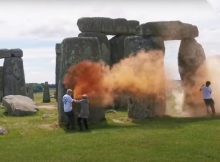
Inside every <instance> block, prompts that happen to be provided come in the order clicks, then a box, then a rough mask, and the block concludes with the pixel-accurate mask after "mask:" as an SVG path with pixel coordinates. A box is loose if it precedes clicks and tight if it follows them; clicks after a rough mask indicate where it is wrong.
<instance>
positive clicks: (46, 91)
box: [43, 82, 50, 103]
mask: <svg viewBox="0 0 220 162" xmlns="http://www.w3.org/2000/svg"><path fill="white" fill-rule="evenodd" d="M43 102H44V103H47V102H50V89H49V85H48V82H45V83H44V92H43Z"/></svg>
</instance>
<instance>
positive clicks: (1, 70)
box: [0, 66, 4, 102]
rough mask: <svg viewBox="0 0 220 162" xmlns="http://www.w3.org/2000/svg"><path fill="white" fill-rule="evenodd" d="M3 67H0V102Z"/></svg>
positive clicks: (0, 97) (0, 99)
mask: <svg viewBox="0 0 220 162" xmlns="http://www.w3.org/2000/svg"><path fill="white" fill-rule="evenodd" d="M3 87H4V86H3V67H2V66H0V102H1V101H2V97H3Z"/></svg>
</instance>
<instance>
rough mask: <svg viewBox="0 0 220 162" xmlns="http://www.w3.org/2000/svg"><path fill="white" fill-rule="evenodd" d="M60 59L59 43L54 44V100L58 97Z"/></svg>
mask: <svg viewBox="0 0 220 162" xmlns="http://www.w3.org/2000/svg"><path fill="white" fill-rule="evenodd" d="M60 60H61V44H60V43H57V44H56V78H55V79H56V95H55V97H56V100H57V98H58V82H59V76H60V74H59V72H60Z"/></svg>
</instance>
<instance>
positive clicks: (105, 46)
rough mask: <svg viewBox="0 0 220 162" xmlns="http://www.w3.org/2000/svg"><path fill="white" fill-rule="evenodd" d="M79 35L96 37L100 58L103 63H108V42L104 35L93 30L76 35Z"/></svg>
mask: <svg viewBox="0 0 220 162" xmlns="http://www.w3.org/2000/svg"><path fill="white" fill-rule="evenodd" d="M78 36H79V37H96V38H97V39H98V41H99V44H100V48H101V54H102V55H101V58H100V59H101V60H103V61H104V62H105V63H107V64H110V44H109V41H108V38H107V37H106V35H104V34H102V33H95V32H84V33H80V34H79V35H78Z"/></svg>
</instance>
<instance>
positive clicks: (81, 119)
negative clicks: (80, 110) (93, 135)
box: [77, 117, 89, 131]
mask: <svg viewBox="0 0 220 162" xmlns="http://www.w3.org/2000/svg"><path fill="white" fill-rule="evenodd" d="M82 122H83V124H84V127H85V129H86V130H88V129H89V127H88V121H87V118H81V117H78V119H77V123H78V126H79V130H80V131H82V130H83V127H82Z"/></svg>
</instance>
